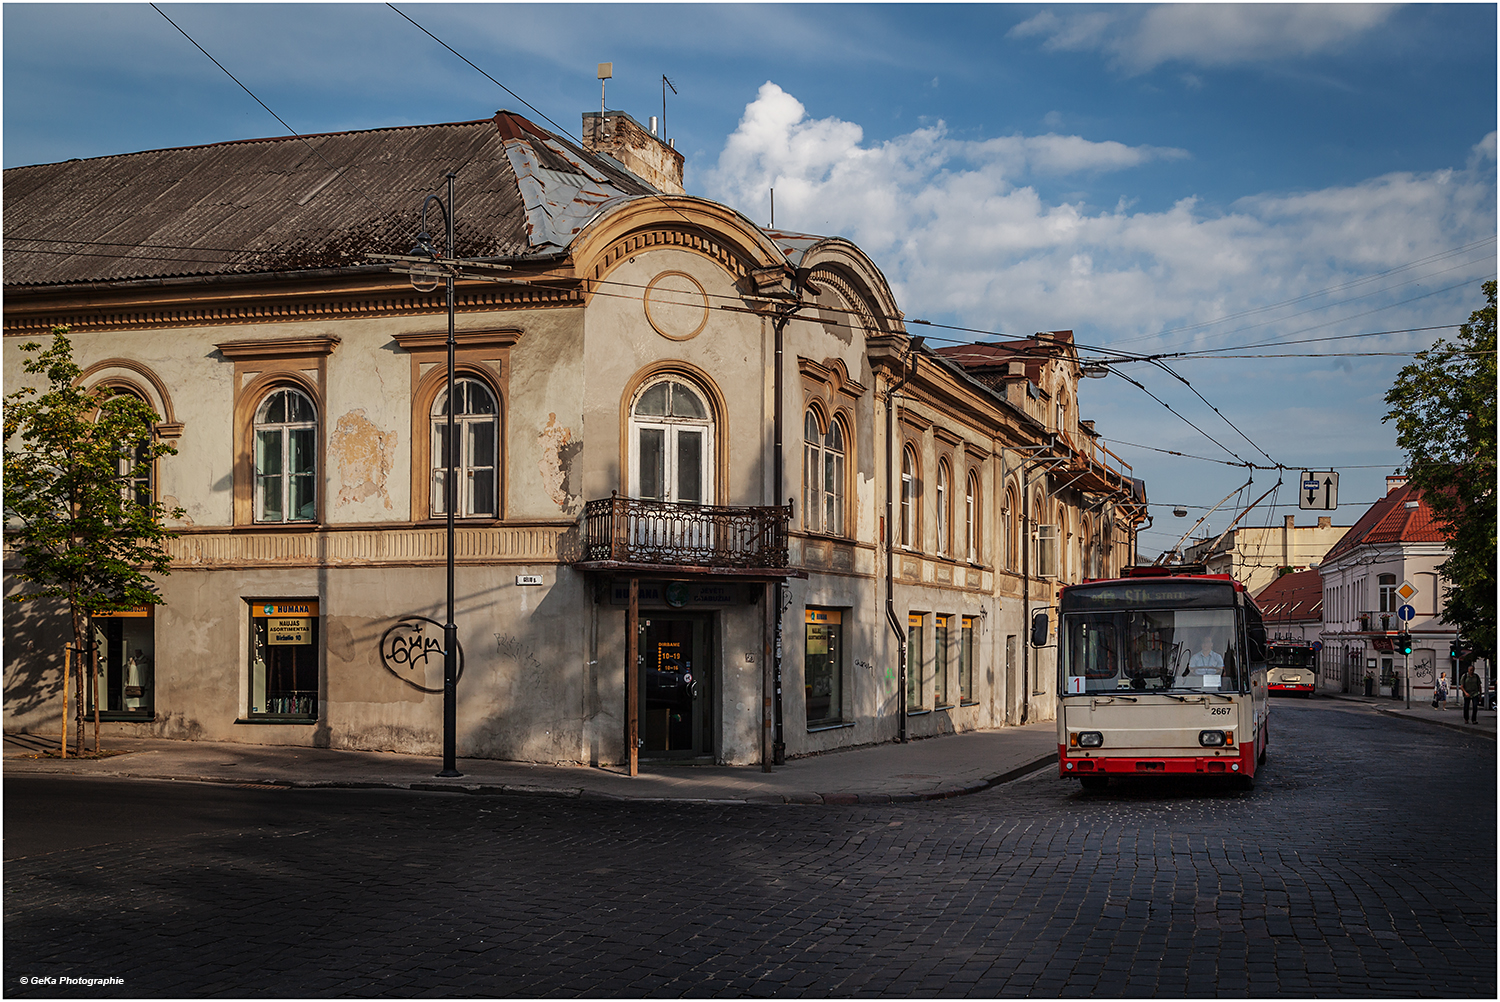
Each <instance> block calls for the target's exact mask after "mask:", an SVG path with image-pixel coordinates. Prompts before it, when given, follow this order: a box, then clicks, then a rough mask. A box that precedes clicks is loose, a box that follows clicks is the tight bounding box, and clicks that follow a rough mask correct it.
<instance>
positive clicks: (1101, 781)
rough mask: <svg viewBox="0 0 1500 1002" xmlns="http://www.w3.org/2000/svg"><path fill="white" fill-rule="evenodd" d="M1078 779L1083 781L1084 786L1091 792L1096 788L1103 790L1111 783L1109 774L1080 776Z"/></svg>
mask: <svg viewBox="0 0 1500 1002" xmlns="http://www.w3.org/2000/svg"><path fill="white" fill-rule="evenodd" d="M1078 781H1079V782H1080V783H1082V784H1083V788H1084V789H1085V790H1087V791H1089V792H1090V793H1092V792H1094V791H1096V790H1102V789H1104V788H1105V787H1107V786H1108V785H1109V777H1108V776H1079V777H1078Z"/></svg>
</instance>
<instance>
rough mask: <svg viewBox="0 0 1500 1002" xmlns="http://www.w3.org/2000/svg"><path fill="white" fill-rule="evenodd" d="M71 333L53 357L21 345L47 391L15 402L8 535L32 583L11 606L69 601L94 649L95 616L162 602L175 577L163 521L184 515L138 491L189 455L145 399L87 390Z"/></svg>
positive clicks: (32, 391)
mask: <svg viewBox="0 0 1500 1002" xmlns="http://www.w3.org/2000/svg"><path fill="white" fill-rule="evenodd" d="M67 334H68V329H67V328H66V327H54V328H53V329H52V344H51V346H50V347H48V348H46V349H45V350H43V348H42V346H41V345H40V344H36V343H34V342H32V343H27V344H24V345H22V346H21V350H22V351H23V352H26V353H27V355H28V356H30V357H28V358H26V360H25V361H24V363H23V367H24V369H25V371H26V374H27V375H29V376H33V377H40V379H41V381H43V382H44V383H45V387H44V388H43V389H41V390H38V389H37V388H35V387H23V388H22V389H19V390H17V391H15V392H14V393H11V394H8V395H7V396H6V397H5V497H4V507H5V535H6V537H7V538H6V542H7V544H8V546H9V548H10V549H12V550H13V551H14V553H15V557H16V560H15V563H14V566H13V567H12V568H11V574H12V576H13V577H14V578H15V579H17V580H19V581H21V582H23V583H24V585H25V587H23V589H22V590H21V591H19V592H18V593H17V594H15V595H12V596H11V598H12V599H13V600H15V601H21V602H24V601H29V600H33V599H40V598H53V599H61V600H63V601H65V602H66V603H67V607H68V613H69V617H70V619H71V620H72V627H73V639H74V643H75V644H76V645H78V646H79V647H80V648H82V647H83V645H84V642H85V639H86V634H85V631H86V629H87V625H86V617H88V616H89V615H91V614H93V613H96V612H104V611H108V610H116V611H118V610H124V609H130V608H134V607H137V606H142V605H159V604H161V601H162V599H161V594H160V592H159V591H158V589H157V584H156V580H155V577H156V576H159V575H165V574H167V573H169V570H168V563H169V557H168V554H167V550H166V541H167V540H168V539H170V538H172V537H173V536H174V535H175V533H173V532H170V531H169V530H168V529H167V528H166V527H165V526H164V525H163V520H164V519H165V518H169V517H170V518H180V517H181V516H182V514H183V512H182V509H180V508H173V509H167V508H166V507H165V506H163V505H162V504H161V503H160V502H159V501H157V500H156V499H155V498H154V497H151V496H149V494H148V493H146V492H142V491H138V490H137V489H136V484H135V477H136V474H137V472H138V471H141V469H142V466H143V464H151V463H154V462H155V461H156V459H157V458H158V457H160V456H164V455H171V454H174V453H175V452H176V451H177V450H176V449H174V448H172V447H171V446H170V445H168V444H166V443H164V442H161V441H157V440H156V439H155V437H154V435H153V434H152V429H153V427H154V426H155V424H156V422H157V421H158V420H159V419H158V417H157V415H156V413H155V412H154V411H152V409H151V407H150V405H148V404H147V403H146V402H145V401H143V400H140V399H139V398H137V397H135V396H134V395H131V394H127V393H117V392H114V391H112V390H110V389H108V388H105V387H96V388H94V389H85V388H84V387H82V386H79V385H78V378H79V376H81V375H82V370H80V369H79V367H78V366H77V365H76V364H74V362H73V346H72V343H71V342H70V341H69V340H68V336H67ZM145 468H146V469H149V466H146V467H145Z"/></svg>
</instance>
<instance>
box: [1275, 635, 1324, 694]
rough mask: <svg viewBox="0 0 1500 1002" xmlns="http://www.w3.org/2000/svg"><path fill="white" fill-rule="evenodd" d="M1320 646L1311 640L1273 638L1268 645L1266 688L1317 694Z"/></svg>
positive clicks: (1276, 690) (1277, 690)
mask: <svg viewBox="0 0 1500 1002" xmlns="http://www.w3.org/2000/svg"><path fill="white" fill-rule="evenodd" d="M1318 649H1319V648H1318V645H1317V644H1315V643H1313V642H1311V641H1307V640H1272V641H1269V642H1268V643H1267V644H1266V665H1267V668H1266V690H1267V691H1268V692H1291V693H1298V694H1300V695H1302V696H1303V697H1304V698H1309V697H1311V696H1312V694H1313V689H1314V688H1315V687H1316V686H1317V682H1318Z"/></svg>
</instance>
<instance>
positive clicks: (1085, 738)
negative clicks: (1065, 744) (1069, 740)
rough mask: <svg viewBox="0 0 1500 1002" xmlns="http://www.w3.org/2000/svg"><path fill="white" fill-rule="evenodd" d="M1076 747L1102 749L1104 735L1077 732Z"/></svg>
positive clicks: (1095, 732)
mask: <svg viewBox="0 0 1500 1002" xmlns="http://www.w3.org/2000/svg"><path fill="white" fill-rule="evenodd" d="M1078 747H1080V748H1102V747H1104V735H1103V734H1101V733H1099V732H1098V731H1079V732H1078Z"/></svg>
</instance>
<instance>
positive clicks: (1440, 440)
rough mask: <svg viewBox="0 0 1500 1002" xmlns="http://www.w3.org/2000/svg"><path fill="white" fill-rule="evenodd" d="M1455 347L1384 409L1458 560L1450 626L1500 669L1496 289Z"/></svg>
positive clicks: (1450, 574)
mask: <svg viewBox="0 0 1500 1002" xmlns="http://www.w3.org/2000/svg"><path fill="white" fill-rule="evenodd" d="M1484 295H1485V299H1486V300H1487V302H1488V305H1487V306H1485V307H1484V308H1483V309H1480V310H1475V311H1474V312H1473V314H1471V315H1470V317H1469V322H1468V323H1466V324H1464V325H1463V327H1462V328H1460V330H1459V336H1458V338H1457V341H1456V343H1454V344H1449V343H1448V342H1446V341H1444V340H1441V339H1439V340H1438V342H1437V343H1436V344H1434V345H1433V346H1432V347H1431V348H1430V349H1428V350H1427V351H1424V352H1422V353H1420V354H1418V355H1417V357H1416V360H1415V361H1413V362H1412V363H1411V364H1410V365H1407V366H1406V367H1404V368H1403V369H1402V370H1401V372H1400V373H1399V374H1397V376H1396V382H1395V384H1394V385H1393V386H1392V387H1391V390H1390V392H1389V393H1387V394H1386V395H1385V402H1386V403H1387V404H1390V405H1391V409H1390V411H1388V412H1387V413H1386V416H1385V418H1384V420H1386V421H1395V422H1396V444H1397V445H1399V446H1400V447H1401V449H1402V450H1403V451H1405V452H1406V454H1407V459H1408V464H1409V465H1408V473H1409V474H1410V476H1411V483H1412V484H1413V486H1415V487H1416V488H1418V489H1419V490H1420V491H1421V492H1422V498H1423V500H1425V501H1426V502H1427V504H1428V506H1429V507H1430V508H1431V509H1432V513H1433V517H1434V519H1435V520H1436V521H1437V523H1438V525H1439V527H1440V528H1441V529H1442V532H1443V535H1444V537H1445V538H1446V539H1447V541H1448V545H1449V548H1450V550H1451V554H1450V556H1449V557H1448V559H1447V560H1446V561H1444V562H1443V564H1442V565H1441V566H1440V567H1439V568H1438V570H1439V571H1440V572H1441V573H1442V575H1443V577H1444V578H1445V579H1446V580H1447V581H1448V590H1447V594H1446V601H1445V603H1444V606H1445V607H1444V610H1443V616H1442V620H1443V622H1445V623H1448V624H1451V625H1454V626H1457V627H1458V630H1459V635H1460V636H1461V637H1462V638H1463V641H1464V646H1465V647H1466V648H1467V649H1468V650H1470V651H1472V652H1473V654H1474V655H1475V656H1477V657H1482V658H1485V659H1486V660H1488V661H1489V662H1490V663H1491V664H1493V663H1494V660H1495V546H1496V539H1495V455H1496V453H1495V447H1496V442H1495V375H1496V373H1495V282H1494V281H1489V282H1485V283H1484Z"/></svg>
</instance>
